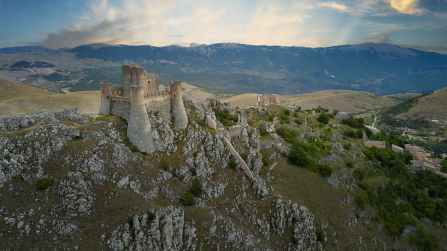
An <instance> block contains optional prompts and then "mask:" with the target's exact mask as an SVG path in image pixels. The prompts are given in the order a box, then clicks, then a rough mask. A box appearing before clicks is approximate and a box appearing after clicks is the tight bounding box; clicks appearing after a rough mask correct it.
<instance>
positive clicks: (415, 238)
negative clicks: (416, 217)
mask: <svg viewBox="0 0 447 251" xmlns="http://www.w3.org/2000/svg"><path fill="white" fill-rule="evenodd" d="M409 240H410V243H412V244H413V245H415V246H416V247H417V248H418V250H423V251H431V250H438V248H439V247H438V243H437V242H436V240H435V237H434V236H433V234H432V233H430V232H429V231H428V230H426V229H425V228H424V227H422V226H419V227H417V229H416V232H415V233H414V234H412V235H411V236H410V238H409Z"/></svg>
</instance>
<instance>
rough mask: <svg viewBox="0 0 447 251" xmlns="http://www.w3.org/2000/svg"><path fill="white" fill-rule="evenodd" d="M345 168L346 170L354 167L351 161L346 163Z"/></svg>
mask: <svg viewBox="0 0 447 251" xmlns="http://www.w3.org/2000/svg"><path fill="white" fill-rule="evenodd" d="M346 167H347V168H353V167H354V163H353V162H352V161H346Z"/></svg>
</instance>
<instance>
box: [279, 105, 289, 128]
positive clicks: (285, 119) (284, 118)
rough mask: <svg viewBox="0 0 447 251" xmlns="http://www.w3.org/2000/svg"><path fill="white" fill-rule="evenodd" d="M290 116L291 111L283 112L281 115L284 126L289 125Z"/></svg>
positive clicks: (280, 118)
mask: <svg viewBox="0 0 447 251" xmlns="http://www.w3.org/2000/svg"><path fill="white" fill-rule="evenodd" d="M289 116H290V111H289V110H286V109H285V110H282V111H281V112H280V113H279V120H280V122H281V123H282V124H287V123H289Z"/></svg>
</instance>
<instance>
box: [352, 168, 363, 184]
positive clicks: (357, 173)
mask: <svg viewBox="0 0 447 251" xmlns="http://www.w3.org/2000/svg"><path fill="white" fill-rule="evenodd" d="M352 176H353V177H354V178H355V179H356V180H357V181H359V182H360V181H362V180H363V179H364V178H365V176H366V169H364V168H356V169H354V171H353V172H352Z"/></svg>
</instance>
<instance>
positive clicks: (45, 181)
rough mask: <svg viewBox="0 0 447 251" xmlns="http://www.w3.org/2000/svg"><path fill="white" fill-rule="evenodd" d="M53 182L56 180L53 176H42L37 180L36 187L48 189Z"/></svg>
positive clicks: (41, 189)
mask: <svg viewBox="0 0 447 251" xmlns="http://www.w3.org/2000/svg"><path fill="white" fill-rule="evenodd" d="M53 184H54V180H53V179H52V178H41V179H38V180H37V182H36V189H37V190H40V191H43V190H47V189H48V188H49V187H50V186H52V185H53Z"/></svg>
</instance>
